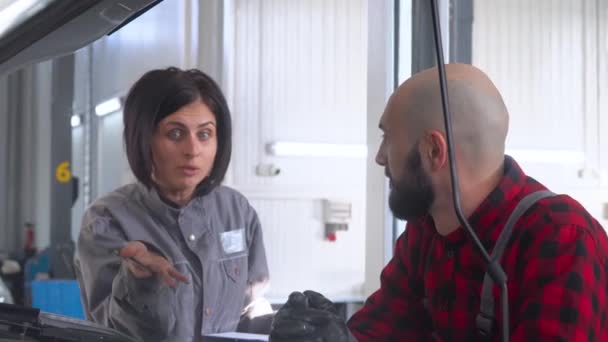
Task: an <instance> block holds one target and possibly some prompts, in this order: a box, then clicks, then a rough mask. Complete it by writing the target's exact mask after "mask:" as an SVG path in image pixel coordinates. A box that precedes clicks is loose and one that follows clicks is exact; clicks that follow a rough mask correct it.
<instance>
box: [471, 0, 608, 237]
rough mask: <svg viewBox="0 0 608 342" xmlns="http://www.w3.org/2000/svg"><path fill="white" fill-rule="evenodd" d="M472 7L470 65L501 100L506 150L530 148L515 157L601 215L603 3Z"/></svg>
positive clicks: (607, 177)
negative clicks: (486, 77)
mask: <svg viewBox="0 0 608 342" xmlns="http://www.w3.org/2000/svg"><path fill="white" fill-rule="evenodd" d="M474 11H475V12H474V26H473V64H475V65H476V66H478V67H480V68H481V69H482V70H484V71H486V72H487V73H488V74H489V76H490V77H491V78H492V79H493V80H494V82H495V83H496V85H497V86H498V88H499V89H500V91H501V92H502V94H503V96H504V98H505V101H506V103H507V107H508V108H509V111H510V130H509V136H508V148H510V149H511V150H517V151H520V152H521V151H527V152H529V151H534V152H536V158H528V160H525V161H522V164H523V166H524V167H525V169H526V171H528V173H529V174H531V175H532V176H534V177H535V178H537V179H539V180H541V181H543V182H545V183H546V184H547V185H549V186H550V187H551V188H552V189H554V191H557V192H565V193H569V194H572V195H573V196H575V197H576V198H577V199H578V200H579V201H581V202H582V203H583V204H584V205H585V206H586V207H587V208H588V209H589V211H591V213H592V214H593V215H594V216H596V217H597V218H598V219H600V220H602V216H603V215H602V206H603V202H608V188H606V185H608V159H607V158H608V157H606V155H608V143H607V142H606V140H607V139H606V132H607V131H608V120H606V113H605V112H606V109H608V108H607V106H606V103H607V100H608V97H607V95H608V89H607V86H608V83H607V81H606V80H608V70H607V67H606V64H607V63H606V61H607V60H608V41H607V39H608V35H607V34H606V30H607V28H608V26H607V25H608V24H607V23H608V2H607V1H603V0H580V1H572V0H535V1H528V0H483V1H482V0H478V1H475V5H474ZM520 155H521V154H520ZM522 159H523V158H522ZM534 159H536V160H534ZM541 159H544V160H545V161H544V162H540V160H541ZM603 223H604V224H605V225H606V226H608V218H604V219H603Z"/></svg>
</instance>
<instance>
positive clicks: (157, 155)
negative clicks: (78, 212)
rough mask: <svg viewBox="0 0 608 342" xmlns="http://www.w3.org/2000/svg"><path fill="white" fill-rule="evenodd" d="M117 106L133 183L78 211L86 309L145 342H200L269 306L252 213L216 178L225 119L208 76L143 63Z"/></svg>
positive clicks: (224, 151) (226, 150) (226, 147)
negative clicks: (122, 104) (137, 77)
mask: <svg viewBox="0 0 608 342" xmlns="http://www.w3.org/2000/svg"><path fill="white" fill-rule="evenodd" d="M123 116H124V140H125V145H126V152H127V158H128V160H129V165H130V167H131V170H132V171H133V174H134V175H135V177H136V178H137V181H138V182H137V183H135V184H130V185H126V186H123V187H121V188H119V189H117V190H115V191H113V192H111V193H110V194H108V195H105V196H104V197H102V198H100V199H98V200H97V201H96V202H95V203H93V205H92V206H91V207H90V208H88V210H87V212H86V213H85V215H84V218H83V223H82V229H81V232H80V236H79V239H78V251H77V269H78V272H77V273H78V279H79V282H80V287H81V291H82V297H83V302H84V306H85V311H86V313H87V317H88V319H90V320H93V321H95V322H98V323H101V324H104V325H107V326H109V327H112V328H115V329H117V330H119V331H122V332H126V333H128V334H130V335H132V336H134V337H136V338H139V339H141V340H142V341H146V342H151V341H172V342H173V341H199V340H200V339H201V338H202V337H201V336H202V335H204V334H208V333H216V332H222V331H235V330H236V327H237V324H238V323H239V321H240V319H241V318H243V317H248V315H250V314H251V313H252V312H253V311H254V310H255V311H257V313H258V314H259V313H260V308H262V309H261V310H262V312H269V311H270V306H269V305H268V304H267V302H265V301H264V300H263V299H262V298H261V295H262V292H263V291H264V289H265V288H266V285H267V283H268V279H269V276H268V266H267V263H266V256H265V252H264V243H263V240H262V230H261V228H260V223H259V221H258V217H257V214H256V212H255V210H254V209H253V208H252V207H251V206H250V205H249V203H248V201H247V200H246V199H245V197H243V196H242V195H241V194H240V193H238V192H237V191H235V190H233V189H230V188H227V187H225V186H221V185H220V183H221V181H222V179H223V178H224V175H225V173H226V169H227V168H228V163H229V161H230V153H231V121H230V113H229V110H228V106H227V104H226V100H225V99H224V96H223V94H222V92H221V90H220V89H219V87H218V86H217V84H216V83H215V82H214V81H213V80H212V79H211V78H210V77H208V76H207V75H205V74H204V73H202V72H200V71H198V70H188V71H182V70H179V69H177V68H169V69H166V70H153V71H150V72H148V73H146V74H145V75H144V76H143V77H142V78H141V79H140V80H138V81H137V82H136V83H135V85H134V86H133V87H132V88H131V90H130V91H129V94H128V96H127V99H126V102H125V108H124V112H123Z"/></svg>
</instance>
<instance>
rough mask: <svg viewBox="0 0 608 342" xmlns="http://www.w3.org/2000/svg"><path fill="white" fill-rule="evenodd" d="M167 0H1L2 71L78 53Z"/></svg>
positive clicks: (1, 73)
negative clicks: (79, 50)
mask: <svg viewBox="0 0 608 342" xmlns="http://www.w3.org/2000/svg"><path fill="white" fill-rule="evenodd" d="M161 1H162V0H0V76H2V75H4V74H6V73H9V72H11V71H14V70H16V69H19V68H21V67H24V66H26V65H28V64H31V63H36V62H40V61H43V60H47V59H50V58H53V57H57V56H61V55H65V54H68V53H72V52H74V51H76V50H78V49H80V48H82V47H84V46H86V45H88V44H90V43H92V42H93V41H95V40H97V39H99V38H100V37H102V36H103V35H106V34H111V33H113V32H115V31H116V30H118V29H120V28H121V27H123V26H124V25H126V24H127V23H129V22H130V21H131V20H133V19H135V18H136V17H138V16H140V15H141V14H143V13H144V12H146V11H147V10H149V9H150V8H152V7H153V6H155V5H156V4H158V3H159V2H161Z"/></svg>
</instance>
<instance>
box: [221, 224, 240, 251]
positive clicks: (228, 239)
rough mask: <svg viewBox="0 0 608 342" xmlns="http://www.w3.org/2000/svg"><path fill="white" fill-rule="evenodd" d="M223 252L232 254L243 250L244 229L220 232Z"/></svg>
mask: <svg viewBox="0 0 608 342" xmlns="http://www.w3.org/2000/svg"><path fill="white" fill-rule="evenodd" d="M220 239H221V241H222V247H223V248H224V253H226V254H232V253H238V252H242V251H244V250H245V229H244V228H241V229H235V230H230V231H227V232H223V233H221V234H220Z"/></svg>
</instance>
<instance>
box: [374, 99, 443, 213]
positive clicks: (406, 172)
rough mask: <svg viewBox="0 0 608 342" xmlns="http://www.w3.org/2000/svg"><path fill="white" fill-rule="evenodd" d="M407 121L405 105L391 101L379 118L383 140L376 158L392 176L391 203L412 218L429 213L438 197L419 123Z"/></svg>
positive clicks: (394, 208)
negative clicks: (424, 154) (424, 157)
mask: <svg viewBox="0 0 608 342" xmlns="http://www.w3.org/2000/svg"><path fill="white" fill-rule="evenodd" d="M412 124H415V123H412V122H408V120H407V115H404V108H403V107H402V106H395V105H394V102H392V101H390V100H389V104H388V105H387V108H386V110H385V112H384V114H383V115H382V118H381V119H380V125H379V127H380V129H381V130H382V132H383V136H382V143H381V144H380V148H379V149H378V153H377V155H376V162H377V163H378V164H379V165H380V166H383V167H384V174H385V175H386V177H387V178H388V179H389V180H390V194H389V207H390V208H391V211H392V212H393V215H395V217H397V218H399V219H402V220H412V219H415V218H419V217H422V216H424V215H426V214H427V213H428V212H429V210H430V208H431V205H432V203H433V200H434V199H435V192H434V189H433V186H432V182H431V178H430V176H429V174H428V173H427V172H426V171H425V169H424V166H423V163H422V159H421V154H420V150H419V145H420V142H419V140H418V141H414V140H413V138H412V137H413V136H419V132H416V131H415V130H416V126H413V125H412Z"/></svg>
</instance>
